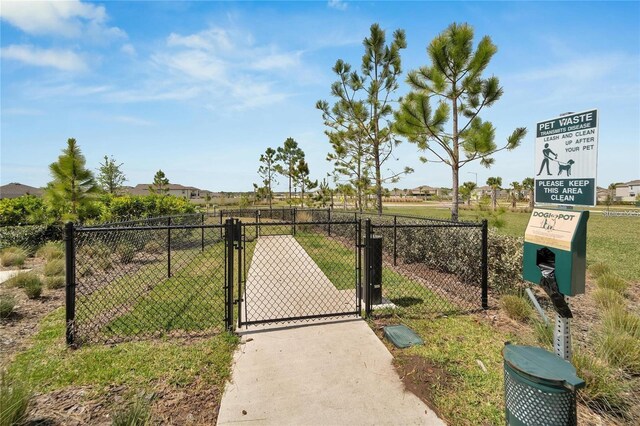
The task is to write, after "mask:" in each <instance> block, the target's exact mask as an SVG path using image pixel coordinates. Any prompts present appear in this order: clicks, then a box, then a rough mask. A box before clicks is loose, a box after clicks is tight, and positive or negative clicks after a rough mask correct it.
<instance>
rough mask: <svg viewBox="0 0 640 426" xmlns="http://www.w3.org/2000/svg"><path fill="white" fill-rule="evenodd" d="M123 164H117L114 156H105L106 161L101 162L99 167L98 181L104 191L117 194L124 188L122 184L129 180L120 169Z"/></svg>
mask: <svg viewBox="0 0 640 426" xmlns="http://www.w3.org/2000/svg"><path fill="white" fill-rule="evenodd" d="M122 164H123V163H120V164H117V163H116V161H115V160H114V159H113V157H111V158H109V157H107V156H106V155H105V156H104V163H100V168H99V169H98V182H99V183H100V186H101V187H102V190H103V191H105V192H107V193H109V194H116V193H117V192H118V191H119V190H120V188H122V184H123V183H125V182H126V181H127V177H126V176H125V175H124V173H123V172H122V170H120V167H122Z"/></svg>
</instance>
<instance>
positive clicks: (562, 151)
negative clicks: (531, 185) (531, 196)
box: [534, 110, 598, 206]
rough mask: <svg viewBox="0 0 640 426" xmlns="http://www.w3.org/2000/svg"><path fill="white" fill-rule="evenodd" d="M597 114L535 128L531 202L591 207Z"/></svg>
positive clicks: (547, 122) (567, 117)
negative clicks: (533, 185)
mask: <svg viewBox="0 0 640 426" xmlns="http://www.w3.org/2000/svg"><path fill="white" fill-rule="evenodd" d="M597 153H598V110H591V111H585V112H579V113H570V114H566V115H562V116H560V117H556V118H552V119H550V120H545V121H542V122H539V123H537V124H536V143H535V152H534V156H535V165H536V169H535V172H536V175H535V177H534V179H535V202H536V204H548V205H556V206H563V205H565V206H595V205H596V167H597V160H598V154H597Z"/></svg>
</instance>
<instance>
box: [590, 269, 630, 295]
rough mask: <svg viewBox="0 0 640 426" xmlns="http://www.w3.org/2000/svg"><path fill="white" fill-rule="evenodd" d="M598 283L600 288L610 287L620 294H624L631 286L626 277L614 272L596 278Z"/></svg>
mask: <svg viewBox="0 0 640 426" xmlns="http://www.w3.org/2000/svg"><path fill="white" fill-rule="evenodd" d="M596 284H597V285H598V287H600V288H608V289H609V290H613V291H616V292H618V293H620V294H623V293H624V292H625V291H626V290H627V287H628V286H629V284H628V283H627V282H626V281H625V280H624V279H622V278H620V277H619V276H618V275H616V274H613V273H607V274H603V275H600V276H599V277H598V279H597V280H596Z"/></svg>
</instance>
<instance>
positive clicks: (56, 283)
mask: <svg viewBox="0 0 640 426" xmlns="http://www.w3.org/2000/svg"><path fill="white" fill-rule="evenodd" d="M66 283H67V281H66V279H65V277H63V276H62V275H56V276H53V277H45V279H44V285H45V287H47V288H48V289H50V290H55V289H59V288H63V287H64V286H65V285H66Z"/></svg>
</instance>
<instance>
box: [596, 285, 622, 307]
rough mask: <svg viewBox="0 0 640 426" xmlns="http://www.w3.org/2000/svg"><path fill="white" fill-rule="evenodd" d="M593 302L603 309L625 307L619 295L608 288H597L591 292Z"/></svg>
mask: <svg viewBox="0 0 640 426" xmlns="http://www.w3.org/2000/svg"><path fill="white" fill-rule="evenodd" d="M593 300H595V302H596V304H597V305H598V306H599V307H601V308H603V309H611V308H613V307H616V306H623V307H624V306H625V300H624V297H622V295H620V293H618V292H617V291H615V290H611V289H610V288H599V289H596V291H594V292H593Z"/></svg>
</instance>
